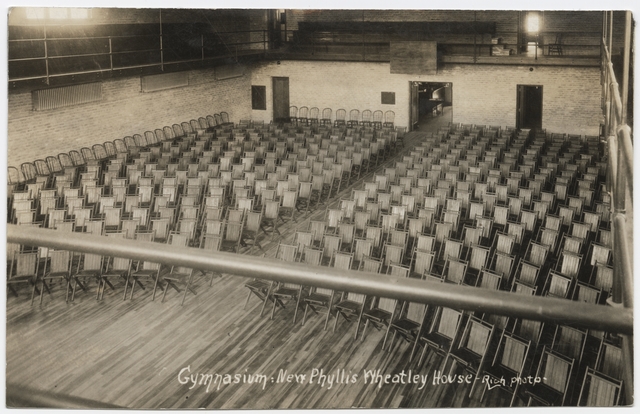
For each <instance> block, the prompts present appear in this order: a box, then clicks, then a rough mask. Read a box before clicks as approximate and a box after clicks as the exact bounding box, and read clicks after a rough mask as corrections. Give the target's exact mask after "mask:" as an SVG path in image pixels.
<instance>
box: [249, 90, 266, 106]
mask: <svg viewBox="0 0 640 414" xmlns="http://www.w3.org/2000/svg"><path fill="white" fill-rule="evenodd" d="M251 109H255V110H258V111H266V110H267V87H266V86H255V85H251Z"/></svg>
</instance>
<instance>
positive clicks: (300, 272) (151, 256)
mask: <svg viewBox="0 0 640 414" xmlns="http://www.w3.org/2000/svg"><path fill="white" fill-rule="evenodd" d="M7 240H8V242H10V243H19V244H22V245H25V246H44V247H51V248H56V249H63V250H70V251H74V252H85V253H94V254H101V255H104V256H113V257H123V258H131V259H139V260H145V261H151V262H156V263H162V264H167V265H177V266H185V267H190V268H194V269H200V270H204V271H215V272H221V273H227V274H231V275H235V276H244V277H250V278H254V277H255V278H262V279H267V280H273V281H278V282H288V283H296V284H301V285H305V286H317V287H324V288H330V289H335V290H340V291H348V292H357V293H363V294H366V295H373V296H382V297H388V298H394V299H399V300H407V301H411V302H421V303H426V304H430V305H436V306H447V307H452V308H456V309H462V310H469V311H479V312H488V313H491V314H497V315H506V316H512V317H519V318H525V319H534V320H540V321H544V322H549V323H553V324H570V325H575V326H580V327H583V328H589V329H597V330H605V331H607V332H612V333H621V334H631V333H632V332H633V313H632V311H631V309H616V308H613V307H609V306H603V305H593V304H587V303H581V302H570V301H568V300H567V299H557V298H549V297H539V296H524V295H519V294H516V293H511V292H503V291H492V290H487V289H480V288H476V287H469V286H459V285H453V284H448V283H434V282H429V281H425V280H419V279H410V278H405V279H398V278H395V277H392V276H388V275H380V274H375V273H367V272H359V271H345V270H341V269H335V268H330V267H322V266H306V265H302V264H298V263H288V262H283V261H280V260H275V259H271V258H260V257H255V256H244V255H243V256H242V260H238V255H237V254H232V253H220V252H210V251H205V250H202V249H196V248H187V247H183V248H179V247H176V246H171V245H166V244H159V243H151V242H140V241H135V240H122V239H119V240H114V239H111V238H108V237H104V236H97V235H91V234H84V233H73V234H70V233H65V232H60V231H56V230H50V229H42V228H36V227H23V226H17V225H13V224H8V225H7Z"/></svg>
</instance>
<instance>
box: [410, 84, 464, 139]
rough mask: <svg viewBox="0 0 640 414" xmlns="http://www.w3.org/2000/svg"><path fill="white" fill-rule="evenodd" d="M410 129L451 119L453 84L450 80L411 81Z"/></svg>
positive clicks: (447, 121)
mask: <svg viewBox="0 0 640 414" xmlns="http://www.w3.org/2000/svg"><path fill="white" fill-rule="evenodd" d="M410 87H411V111H410V114H411V125H412V129H414V130H415V129H420V128H421V126H422V127H423V128H422V129H424V127H425V126H427V125H429V124H433V123H434V122H437V123H439V124H440V123H443V122H444V123H445V124H447V123H449V122H451V121H452V120H453V85H452V84H451V83H450V82H411V83H410Z"/></svg>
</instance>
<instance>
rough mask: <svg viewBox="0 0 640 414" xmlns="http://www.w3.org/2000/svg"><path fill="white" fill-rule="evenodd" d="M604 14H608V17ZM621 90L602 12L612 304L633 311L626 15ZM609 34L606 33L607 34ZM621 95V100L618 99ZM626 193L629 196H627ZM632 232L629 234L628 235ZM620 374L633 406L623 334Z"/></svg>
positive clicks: (629, 341) (629, 344) (628, 344)
mask: <svg viewBox="0 0 640 414" xmlns="http://www.w3.org/2000/svg"><path fill="white" fill-rule="evenodd" d="M607 13H608V14H609V15H607ZM607 16H608V17H609V21H608V22H607ZM625 20H626V22H625V39H624V63H623V68H622V74H623V79H622V89H623V90H622V91H620V85H619V84H618V81H617V79H616V75H615V71H614V68H613V63H612V60H611V45H612V43H613V12H612V11H609V12H604V17H603V22H604V23H605V24H603V31H602V32H603V33H602V45H601V48H602V50H603V53H602V98H603V99H602V102H603V108H602V109H603V113H604V120H605V123H604V129H603V135H604V138H605V139H606V142H607V147H608V160H607V161H608V165H607V190H608V191H609V192H610V193H611V200H612V202H611V206H610V208H611V230H612V235H613V243H612V251H613V262H614V266H613V291H612V295H611V298H610V301H611V304H612V305H613V306H615V307H617V308H618V309H621V310H629V311H633V304H634V298H633V252H632V251H631V249H630V246H629V241H630V240H631V237H630V235H632V234H633V215H627V211H633V143H632V140H631V134H632V131H631V128H630V126H629V125H627V122H626V111H627V108H626V105H627V96H628V90H627V89H628V69H629V53H630V48H631V39H630V32H631V16H630V12H626V19H625ZM607 32H608V33H607ZM607 43H608V44H607ZM621 95H622V97H621ZM627 193H628V194H629V195H628V196H627ZM629 232H631V233H629ZM621 337H622V346H621V348H622V360H623V363H624V365H625V369H623V371H622V376H623V378H622V379H623V381H624V383H625V387H624V390H625V396H626V400H627V403H628V404H632V403H633V383H634V373H633V334H632V333H631V334H626V335H622V336H621Z"/></svg>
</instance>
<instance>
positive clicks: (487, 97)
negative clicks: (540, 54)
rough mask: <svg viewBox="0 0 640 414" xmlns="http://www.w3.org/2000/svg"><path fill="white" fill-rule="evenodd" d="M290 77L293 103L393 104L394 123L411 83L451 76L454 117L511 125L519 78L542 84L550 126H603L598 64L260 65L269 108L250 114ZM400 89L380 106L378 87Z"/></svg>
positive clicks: (404, 115) (581, 130)
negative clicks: (434, 70)
mask: <svg viewBox="0 0 640 414" xmlns="http://www.w3.org/2000/svg"><path fill="white" fill-rule="evenodd" d="M274 76H284V77H289V96H290V104H291V105H295V106H298V107H300V106H308V107H309V108H311V107H313V106H317V107H318V108H319V109H320V110H322V109H323V108H325V107H329V108H332V109H333V111H334V116H335V110H336V109H338V108H344V109H346V110H347V112H348V111H349V110H351V109H359V110H360V111H362V110H364V109H370V110H372V111H375V110H377V109H380V110H382V111H387V110H392V111H394V112H395V114H396V125H408V123H409V81H421V82H452V83H453V121H454V122H464V123H475V124H480V125H487V124H490V125H502V126H508V125H509V126H513V125H515V119H516V90H517V85H518V84H524V85H542V86H543V116H542V123H543V128H546V129H547V131H549V132H566V133H575V134H589V135H595V134H597V133H598V128H599V124H600V118H601V111H600V95H599V94H600V75H599V70H598V68H569V67H564V68H554V67H536V68H535V70H534V71H529V67H525V66H489V65H447V67H446V68H444V69H443V70H439V72H438V74H437V75H435V76H426V75H424V76H418V75H399V74H390V73H389V64H388V63H373V62H308V61H282V62H281V64H277V63H264V64H260V65H256V66H255V67H254V69H253V74H252V85H265V86H266V87H267V110H266V111H255V110H254V111H252V118H253V119H257V120H264V121H266V122H269V121H270V120H271V119H272V116H273V108H272V106H273V103H272V100H273V97H272V96H273V95H272V84H271V83H272V80H271V78H272V77H274ZM383 91H384V92H395V93H396V104H395V105H381V103H380V93H381V92H383Z"/></svg>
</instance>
